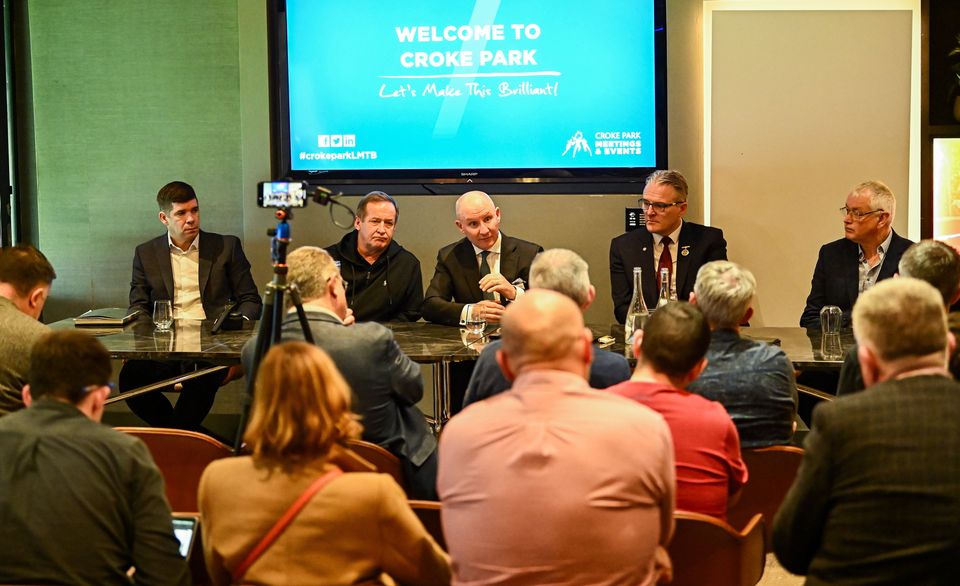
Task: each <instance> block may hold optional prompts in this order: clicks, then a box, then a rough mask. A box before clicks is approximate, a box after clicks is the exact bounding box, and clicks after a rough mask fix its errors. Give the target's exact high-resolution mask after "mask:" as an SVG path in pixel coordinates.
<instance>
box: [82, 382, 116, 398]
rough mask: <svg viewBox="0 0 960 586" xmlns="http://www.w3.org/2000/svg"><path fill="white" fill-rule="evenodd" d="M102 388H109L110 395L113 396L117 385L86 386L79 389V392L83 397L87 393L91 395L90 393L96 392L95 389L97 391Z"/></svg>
mask: <svg viewBox="0 0 960 586" xmlns="http://www.w3.org/2000/svg"><path fill="white" fill-rule="evenodd" d="M102 387H109V388H110V394H113V392H114V391H115V390H117V385H115V384H113V383H103V384H99V385H87V386H85V387H83V388H82V389H80V392H82V393H83V394H84V395H86V394H87V393H91V392H93V391H95V390H97V389H99V388H102Z"/></svg>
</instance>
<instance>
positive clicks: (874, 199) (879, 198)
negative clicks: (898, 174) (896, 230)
mask: <svg viewBox="0 0 960 586" xmlns="http://www.w3.org/2000/svg"><path fill="white" fill-rule="evenodd" d="M862 193H867V194H869V195H870V209H872V210H883V211H885V212H888V213H889V214H890V221H891V222H893V218H894V217H895V216H896V215H897V198H895V197H894V196H893V191H891V190H890V188H889V187H888V186H887V184H886V183H884V182H883V181H878V180H875V179H874V180H870V181H864V182H863V183H861V184H860V185H857V186H856V187H854V188H853V190H852V191H850V194H851V195H852V194H857V195H860V194H862Z"/></svg>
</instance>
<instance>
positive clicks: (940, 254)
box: [898, 240, 960, 305]
mask: <svg viewBox="0 0 960 586" xmlns="http://www.w3.org/2000/svg"><path fill="white" fill-rule="evenodd" d="M898 268H899V270H900V276H903V277H913V278H915V279H920V280H921V281H926V282H928V283H930V284H931V285H933V286H934V287H936V288H937V290H938V291H940V295H941V296H942V297H943V304H944V305H947V304H949V303H950V302H951V301H953V296H954V295H956V293H957V288H958V287H960V254H957V251H956V250H954V248H953V247H952V246H950V245H949V244H944V243H943V242H940V241H938V240H921V241H920V242H917V243H916V244H912V245H911V246H910V248H908V249H907V250H906V251H905V252H904V253H903V256H901V257H900V265H899V267H898Z"/></svg>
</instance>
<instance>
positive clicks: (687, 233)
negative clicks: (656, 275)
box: [658, 222, 700, 301]
mask: <svg viewBox="0 0 960 586" xmlns="http://www.w3.org/2000/svg"><path fill="white" fill-rule="evenodd" d="M692 232H693V230H692V229H691V228H690V223H689V222H684V223H683V225H682V226H680V236H679V237H678V238H677V256H678V257H679V258H675V259H673V266H674V267H676V271H677V296H678V297H679V295H680V291H685V290H686V287H687V279H688V278H690V266H691V265H692V264H693V261H692V260H690V259H693V258H696V257H697V254H698V253H699V252H700V251H699V250H697V249H696V248H695V245H696V242H694V241H693V240H694V238H693V234H692ZM684 250H686V251H687V255H686V256H684V255H683V251H684ZM697 266H699V263H698V265H697ZM658 295H659V293H658ZM680 301H686V299H680Z"/></svg>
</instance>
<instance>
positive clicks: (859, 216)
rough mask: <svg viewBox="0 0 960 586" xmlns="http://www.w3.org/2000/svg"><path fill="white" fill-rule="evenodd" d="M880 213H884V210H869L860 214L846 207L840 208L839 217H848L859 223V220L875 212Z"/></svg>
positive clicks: (858, 211)
mask: <svg viewBox="0 0 960 586" xmlns="http://www.w3.org/2000/svg"><path fill="white" fill-rule="evenodd" d="M882 211H885V210H870V211H868V212H861V211H860V210H851V209H850V208H848V207H847V206H843V207H842V208H840V215H841V216H843V217H847V216H848V215H849V216H850V217H851V218H853V219H854V220H856V221H858V222H859V221H860V220H862V219H864V218H866V217H867V216H869V215H870V214H875V213H877V212H882Z"/></svg>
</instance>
